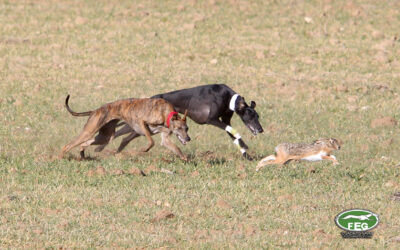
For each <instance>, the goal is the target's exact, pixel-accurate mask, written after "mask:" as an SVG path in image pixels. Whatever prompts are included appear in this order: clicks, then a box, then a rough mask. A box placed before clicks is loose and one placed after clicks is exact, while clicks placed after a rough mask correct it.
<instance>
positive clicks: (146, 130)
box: [139, 121, 154, 152]
mask: <svg viewBox="0 0 400 250" xmlns="http://www.w3.org/2000/svg"><path fill="white" fill-rule="evenodd" d="M139 125H140V128H141V129H142V131H143V133H144V135H145V136H146V138H147V141H148V144H147V146H146V147H143V148H141V149H140V151H141V152H147V151H149V150H150V149H151V148H152V147H153V146H154V141H153V138H151V133H150V130H149V127H148V126H147V125H146V123H145V122H144V121H140V122H139Z"/></svg>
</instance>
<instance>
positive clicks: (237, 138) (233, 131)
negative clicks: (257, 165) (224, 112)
mask: <svg viewBox="0 0 400 250" xmlns="http://www.w3.org/2000/svg"><path fill="white" fill-rule="evenodd" d="M209 124H212V125H214V126H216V127H218V128H221V129H224V130H225V131H226V132H229V133H230V134H232V135H233V136H234V137H235V140H234V141H233V143H234V144H235V145H236V146H237V147H238V148H239V150H240V152H241V153H242V155H243V156H244V157H245V158H246V159H247V160H249V161H252V160H253V158H252V157H251V156H250V155H249V154H248V153H247V152H246V149H245V148H244V147H242V146H241V145H240V141H241V136H240V134H239V133H238V132H237V131H236V129H234V128H232V127H231V126H229V125H226V124H225V123H223V122H221V121H220V120H213V121H210V122H209Z"/></svg>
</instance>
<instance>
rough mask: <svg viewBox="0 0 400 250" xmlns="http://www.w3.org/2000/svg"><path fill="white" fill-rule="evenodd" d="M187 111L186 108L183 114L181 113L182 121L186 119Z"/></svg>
mask: <svg viewBox="0 0 400 250" xmlns="http://www.w3.org/2000/svg"><path fill="white" fill-rule="evenodd" d="M187 112H188V110H187V109H186V110H185V114H184V115H183V118H182V121H184V122H185V121H186V116H187Z"/></svg>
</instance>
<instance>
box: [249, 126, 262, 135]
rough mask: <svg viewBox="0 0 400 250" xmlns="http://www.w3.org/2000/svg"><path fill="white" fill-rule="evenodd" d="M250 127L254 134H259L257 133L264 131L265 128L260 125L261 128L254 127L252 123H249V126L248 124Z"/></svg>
mask: <svg viewBox="0 0 400 250" xmlns="http://www.w3.org/2000/svg"><path fill="white" fill-rule="evenodd" d="M247 127H248V128H249V129H250V131H251V132H252V133H253V135H257V134H259V133H262V132H264V130H263V129H262V128H261V127H260V128H257V129H256V128H254V127H253V126H251V125H249V126H247Z"/></svg>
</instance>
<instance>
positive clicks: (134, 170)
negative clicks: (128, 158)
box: [128, 167, 146, 176]
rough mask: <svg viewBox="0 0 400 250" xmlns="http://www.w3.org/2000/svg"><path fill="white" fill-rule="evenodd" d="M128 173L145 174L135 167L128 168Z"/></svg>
mask: <svg viewBox="0 0 400 250" xmlns="http://www.w3.org/2000/svg"><path fill="white" fill-rule="evenodd" d="M128 173H129V174H131V175H138V176H146V175H145V173H144V172H143V171H142V170H140V169H139V168H137V167H132V168H131V169H129V171H128Z"/></svg>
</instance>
